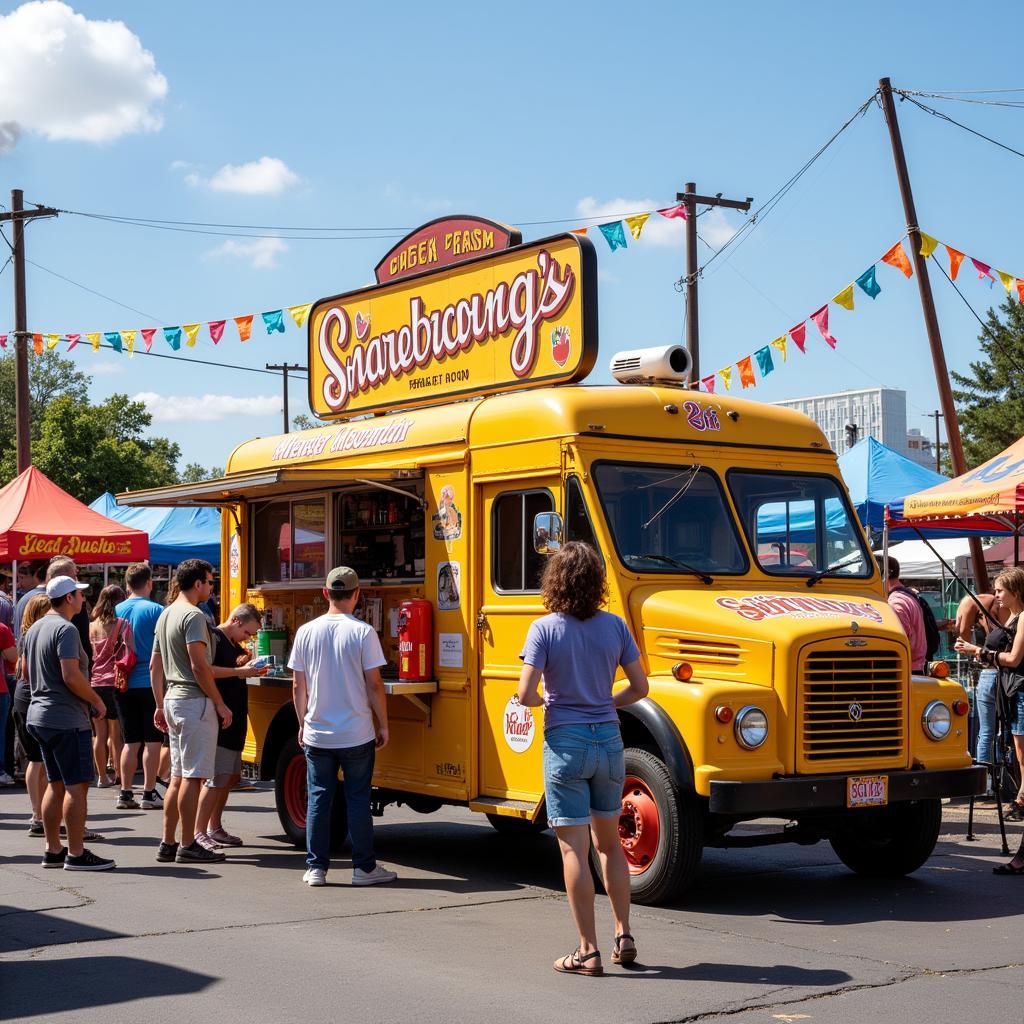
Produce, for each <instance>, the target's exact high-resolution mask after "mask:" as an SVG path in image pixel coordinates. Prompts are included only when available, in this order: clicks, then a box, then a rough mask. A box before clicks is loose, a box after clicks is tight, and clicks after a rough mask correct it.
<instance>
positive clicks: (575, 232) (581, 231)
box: [571, 228, 587, 235]
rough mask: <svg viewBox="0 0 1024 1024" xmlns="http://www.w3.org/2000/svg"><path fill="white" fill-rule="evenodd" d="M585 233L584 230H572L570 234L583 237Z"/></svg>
mask: <svg viewBox="0 0 1024 1024" xmlns="http://www.w3.org/2000/svg"><path fill="white" fill-rule="evenodd" d="M586 233H587V229H586V228H573V229H572V232H571V234H574V235H585V234H586Z"/></svg>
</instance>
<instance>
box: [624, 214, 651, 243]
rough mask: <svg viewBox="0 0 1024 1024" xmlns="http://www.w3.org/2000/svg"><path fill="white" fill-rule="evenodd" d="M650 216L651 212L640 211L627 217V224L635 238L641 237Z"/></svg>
mask: <svg viewBox="0 0 1024 1024" xmlns="http://www.w3.org/2000/svg"><path fill="white" fill-rule="evenodd" d="M650 216H651V215H650V214H649V213H638V214H637V215H636V216H635V217H627V218H626V226H627V227H628V228H629V233H630V234H631V235H632V236H633V237H634V238H637V239H638V238H639V237H640V232H641V231H643V229H644V225H645V224H646V223H647V220H648V218H649V217H650Z"/></svg>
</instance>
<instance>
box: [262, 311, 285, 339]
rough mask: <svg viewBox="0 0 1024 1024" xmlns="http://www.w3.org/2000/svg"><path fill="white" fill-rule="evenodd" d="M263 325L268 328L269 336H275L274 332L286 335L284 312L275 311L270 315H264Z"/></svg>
mask: <svg viewBox="0 0 1024 1024" xmlns="http://www.w3.org/2000/svg"><path fill="white" fill-rule="evenodd" d="M262 316H263V323H264V326H265V327H266V328H267V334H273V333H274V331H279V332H280V333H281V334H284V310H283V309H275V310H273V311H271V312H270V313H263V314H262Z"/></svg>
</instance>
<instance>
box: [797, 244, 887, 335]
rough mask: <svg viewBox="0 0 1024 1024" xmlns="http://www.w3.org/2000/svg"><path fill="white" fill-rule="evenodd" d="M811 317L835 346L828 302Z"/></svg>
mask: <svg viewBox="0 0 1024 1024" xmlns="http://www.w3.org/2000/svg"><path fill="white" fill-rule="evenodd" d="M904 255H906V254H904ZM811 319H812V320H813V321H814V323H815V325H816V326H817V328H818V330H819V331H820V332H821V336H822V337H823V338H824V339H825V341H826V342H827V344H828V346H829V348H835V347H836V339H835V337H834V336H833V335H831V334H829V331H828V303H827V302H826V303H825V305H824V306H822V307H821V309H819V310H816V311H815V312H813V313H812V314H811Z"/></svg>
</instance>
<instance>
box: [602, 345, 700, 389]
mask: <svg viewBox="0 0 1024 1024" xmlns="http://www.w3.org/2000/svg"><path fill="white" fill-rule="evenodd" d="M610 368H611V372H612V376H613V377H614V378H615V379H616V380H617V381H618V382H619V383H620V384H684V383H685V382H686V378H687V376H688V375H689V372H690V353H689V352H687V351H686V349H685V348H683V346H682V345H664V346H658V347H656V348H634V349H630V350H629V351H627V352H619V353H617V354H616V355H614V356H612V361H611V364H610Z"/></svg>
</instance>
